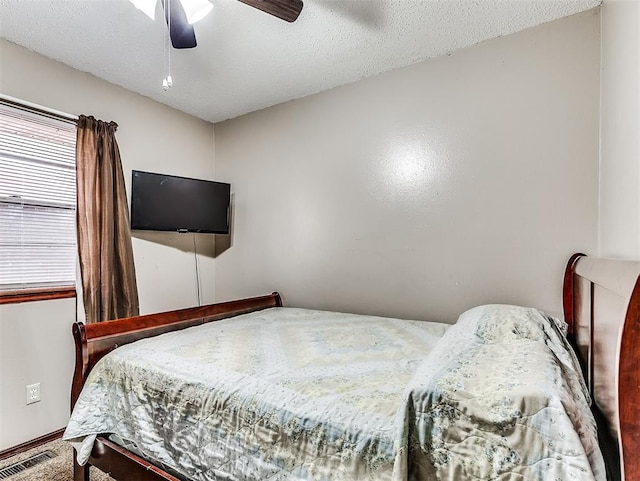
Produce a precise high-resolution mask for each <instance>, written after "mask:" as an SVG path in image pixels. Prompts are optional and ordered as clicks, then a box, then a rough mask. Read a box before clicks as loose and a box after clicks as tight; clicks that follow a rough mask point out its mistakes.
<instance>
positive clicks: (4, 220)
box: [0, 100, 76, 297]
mask: <svg viewBox="0 0 640 481" xmlns="http://www.w3.org/2000/svg"><path fill="white" fill-rule="evenodd" d="M75 144H76V125H75V124H74V123H72V122H69V121H65V120H62V119H59V118H56V117H54V116H52V115H47V114H43V113H38V112H36V111H33V110H31V109H29V108H26V107H25V108H23V107H21V106H17V105H13V104H9V103H4V102H3V101H1V100H0V296H5V297H6V296H20V295H24V294H26V293H33V292H53V291H56V290H58V291H60V290H67V291H71V290H72V289H74V287H75V277H76V227H75V212H76V210H75V209H76V182H75V177H76V174H75Z"/></svg>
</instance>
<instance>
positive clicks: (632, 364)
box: [563, 254, 640, 481]
mask: <svg viewBox="0 0 640 481" xmlns="http://www.w3.org/2000/svg"><path fill="white" fill-rule="evenodd" d="M639 275H640V261H631V260H622V259H604V258H591V257H586V256H585V255H584V254H574V255H573V256H572V257H571V259H570V260H569V263H568V264H567V268H566V270H565V277H564V287H563V297H564V314H565V320H566V322H567V323H568V325H569V334H570V337H571V340H572V342H573V343H574V345H575V347H576V350H577V352H578V355H579V357H580V358H581V361H582V364H583V368H584V374H585V378H586V380H587V385H588V386H589V390H590V392H591V395H592V397H593V400H594V402H595V408H596V409H595V410H596V413H597V414H601V415H602V421H603V424H604V430H603V431H602V432H601V433H600V442H601V445H603V451H605V458H606V457H607V452H608V453H613V456H612V458H610V459H609V460H608V461H609V462H608V469H609V471H610V472H611V473H613V475H612V478H613V479H616V478H619V479H623V480H625V479H626V480H627V481H636V480H640V283H639V278H638V276H639Z"/></svg>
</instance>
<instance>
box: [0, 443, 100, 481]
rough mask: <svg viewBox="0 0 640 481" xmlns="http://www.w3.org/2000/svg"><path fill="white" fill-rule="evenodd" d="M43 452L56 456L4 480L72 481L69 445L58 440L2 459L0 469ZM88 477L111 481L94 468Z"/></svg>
mask: <svg viewBox="0 0 640 481" xmlns="http://www.w3.org/2000/svg"><path fill="white" fill-rule="evenodd" d="M44 451H52V452H53V453H54V454H56V457H55V458H53V459H48V460H46V461H44V462H43V463H41V464H38V465H36V466H32V467H31V468H28V469H26V470H25V471H22V472H20V473H16V474H14V475H12V476H9V477H8V478H5V479H7V480H10V481H73V464H72V461H71V455H72V453H73V450H72V449H71V446H70V445H69V443H66V442H65V441H62V440H60V439H59V440H57V441H51V442H50V443H47V444H43V445H42V446H39V447H37V448H34V449H31V450H29V451H25V452H24V453H21V454H17V455H15V456H12V457H10V458H7V459H3V460H2V461H0V469H3V468H5V467H7V466H10V465H12V464H13V463H17V462H20V461H24V460H25V459H28V458H30V457H31V456H35V455H36V454H40V453H42V452H44ZM90 477H91V481H110V480H111V481H112V479H111V478H110V477H109V476H107V475H106V474H104V473H102V472H101V471H99V470H97V469H95V468H91V475H90Z"/></svg>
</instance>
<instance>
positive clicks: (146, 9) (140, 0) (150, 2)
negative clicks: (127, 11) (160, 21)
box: [129, 0, 158, 20]
mask: <svg viewBox="0 0 640 481" xmlns="http://www.w3.org/2000/svg"><path fill="white" fill-rule="evenodd" d="M129 1H130V2H131V3H132V4H133V6H134V7H136V8H137V9H138V10H140V11H142V12H143V13H144V14H145V15H146V16H147V17H149V18H150V19H151V20H155V19H156V4H157V3H158V0H129Z"/></svg>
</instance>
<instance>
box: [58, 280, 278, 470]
mask: <svg viewBox="0 0 640 481" xmlns="http://www.w3.org/2000/svg"><path fill="white" fill-rule="evenodd" d="M281 306H282V299H281V297H280V294H278V293H277V292H274V293H272V294H270V295H268V296H262V297H253V298H249V299H241V300H237V301H229V302H222V303H218V304H210V305H207V306H202V307H193V308H189V309H180V310H177V311H169V312H161V313H158V314H149V315H145V316H136V317H129V318H126V319H117V320H114V321H106V322H101V323H97V324H83V323H79V322H76V323H75V324H74V325H73V337H74V340H75V349H76V365H75V370H74V373H73V383H72V386H71V409H72V410H73V406H75V403H76V401H77V400H78V396H79V395H80V392H81V391H82V386H84V383H85V381H86V379H87V375H88V374H89V372H90V371H91V369H92V368H93V366H95V364H96V363H97V362H98V361H99V360H100V359H102V357H104V356H105V355H106V354H108V353H109V352H111V351H112V350H114V349H116V348H117V347H118V346H122V345H124V344H129V343H131V342H134V341H137V340H139V339H143V338H146V337H152V336H157V335H159V334H163V333H165V332H170V331H177V330H180V329H185V328H187V327H191V326H195V325H198V324H204V323H207V322H211V321H218V320H220V319H227V318H229V317H233V316H238V315H240V314H246V313H249V312H254V311H259V310H262V309H267V308H270V307H281ZM73 462H74V480H75V481H88V480H89V467H88V466H79V465H78V464H77V462H76V458H75V453H74V461H73ZM89 464H91V465H93V466H96V467H97V468H99V469H100V470H102V471H104V472H106V473H111V474H112V475H113V477H114V478H115V479H118V480H120V481H128V480H131V481H180V480H179V479H178V478H176V477H174V476H172V475H170V474H168V473H166V472H164V471H163V470H161V469H159V468H157V467H156V466H154V465H152V464H151V463H149V462H147V461H145V460H144V459H142V458H140V457H138V456H136V455H134V454H133V453H130V452H128V451H127V450H126V449H124V448H122V447H120V446H118V445H117V444H115V443H113V442H111V441H109V440H108V439H106V437H98V439H97V440H96V443H95V445H94V447H93V451H92V452H91V458H90V459H89Z"/></svg>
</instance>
